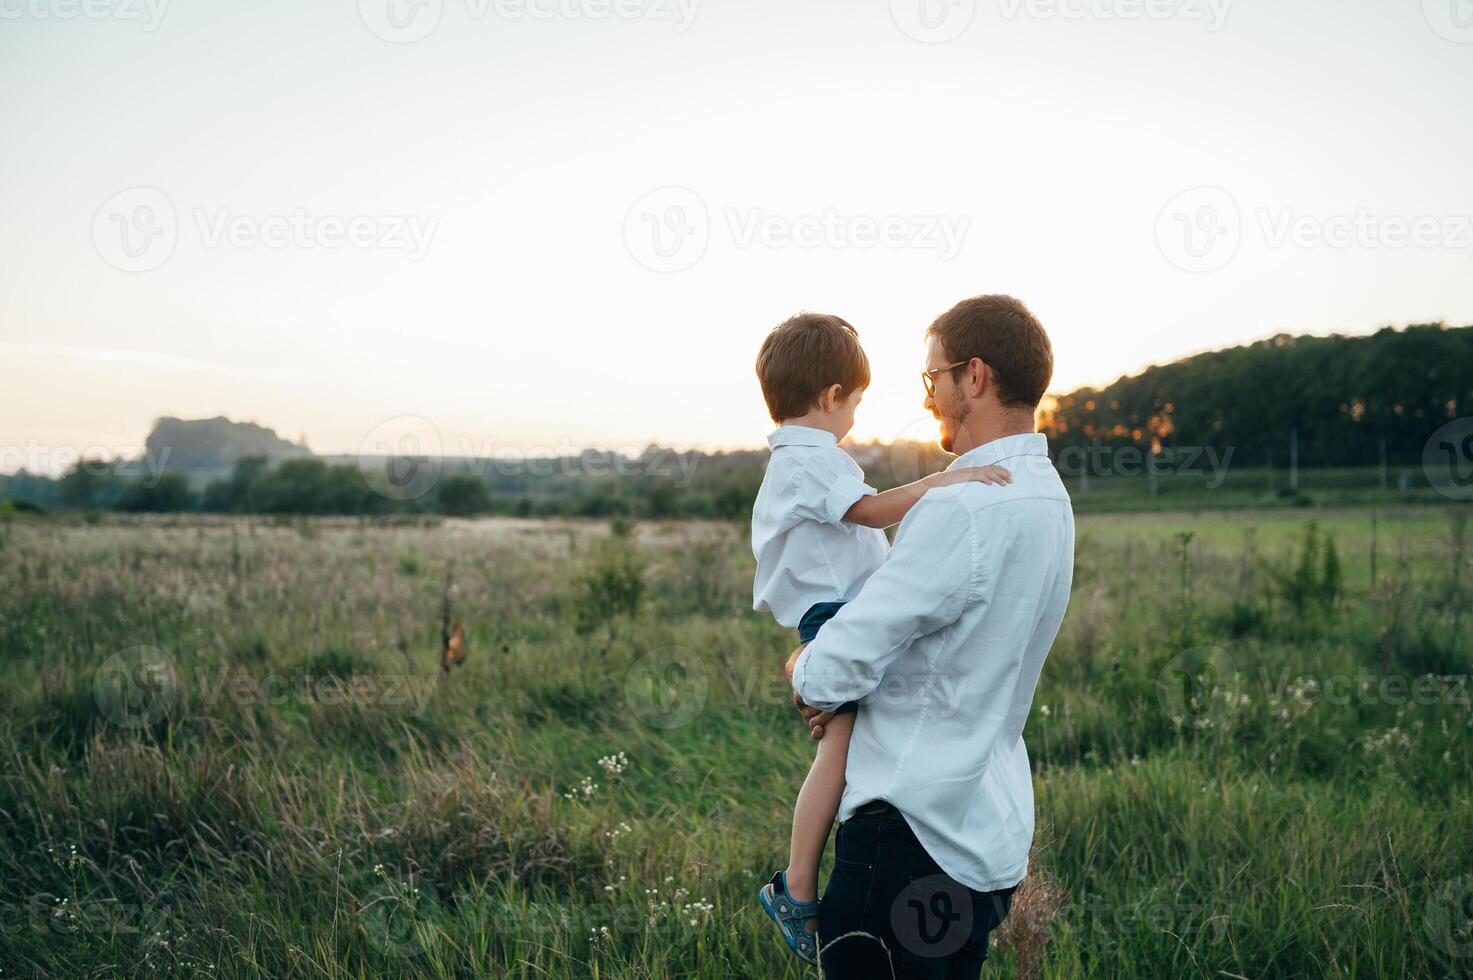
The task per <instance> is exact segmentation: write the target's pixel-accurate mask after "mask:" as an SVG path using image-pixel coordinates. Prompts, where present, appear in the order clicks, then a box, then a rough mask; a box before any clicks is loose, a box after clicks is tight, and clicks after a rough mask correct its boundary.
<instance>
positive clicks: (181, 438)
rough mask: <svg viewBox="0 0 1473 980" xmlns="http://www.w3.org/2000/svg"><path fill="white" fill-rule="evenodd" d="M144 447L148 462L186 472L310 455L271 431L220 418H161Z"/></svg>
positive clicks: (248, 423)
mask: <svg viewBox="0 0 1473 980" xmlns="http://www.w3.org/2000/svg"><path fill="white" fill-rule="evenodd" d="M144 447H145V449H146V450H147V453H148V458H149V459H152V460H158V461H160V462H161V463H162V464H163V465H164V466H165V467H167V468H168V469H171V470H182V471H185V472H199V471H209V472H215V471H219V470H228V469H230V467H231V466H232V465H234V463H235V461H236V460H237V459H240V458H241V457H243V456H265V457H266V458H267V459H269V460H272V461H278V460H283V459H295V458H298V457H302V456H311V455H312V452H311V450H309V449H307V447H305V446H300V445H297V444H296V443H292V442H288V441H287V440H285V439H283V438H281V437H280V436H278V435H277V434H276V432H275V431H274V430H272V429H267V428H265V427H263V426H259V425H256V424H255V423H254V422H232V421H231V420H230V419H227V418H225V417H223V416H219V417H216V418H212V419H176V418H161V419H159V420H158V421H156V422H155V423H154V424H153V431H152V432H150V433H149V434H148V439H147V440H145V442H144Z"/></svg>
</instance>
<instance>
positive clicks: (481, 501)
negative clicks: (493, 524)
mask: <svg viewBox="0 0 1473 980" xmlns="http://www.w3.org/2000/svg"><path fill="white" fill-rule="evenodd" d="M436 499H437V502H438V503H439V508H440V513H442V514H449V515H450V516H451V517H471V516H473V515H475V514H484V513H486V512H487V511H489V510H490V509H491V493H490V491H489V490H487V489H486V481H485V480H482V479H481V478H480V477H478V476H471V475H469V474H456V475H455V476H447V477H445V479H443V480H441V481H440V488H439V491H438V492H437V495H436Z"/></svg>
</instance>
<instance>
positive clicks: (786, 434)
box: [767, 425, 839, 449]
mask: <svg viewBox="0 0 1473 980" xmlns="http://www.w3.org/2000/svg"><path fill="white" fill-rule="evenodd" d="M838 444H839V440H838V439H836V438H835V437H834V434H833V433H832V432H830V431H828V430H827V429H815V428H814V427H813V426H811V425H780V426H778V427H777V431H775V432H773V433H772V435H770V436H768V437H767V445H768V446H769V447H770V448H772V449H776V448H777V447H778V446H837V445H838Z"/></svg>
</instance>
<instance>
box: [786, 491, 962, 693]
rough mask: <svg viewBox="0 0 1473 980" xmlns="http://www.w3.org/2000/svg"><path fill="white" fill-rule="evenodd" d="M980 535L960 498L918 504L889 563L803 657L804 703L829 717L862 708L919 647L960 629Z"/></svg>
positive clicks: (799, 676)
mask: <svg viewBox="0 0 1473 980" xmlns="http://www.w3.org/2000/svg"><path fill="white" fill-rule="evenodd" d="M972 535H973V531H972V521H971V516H970V514H969V513H968V512H967V509H966V507H965V506H963V505H962V503H961V502H960V501H958V500H957V499H956V497H955V495H954V493H947V494H945V495H938V494H931V495H928V496H927V497H926V499H925V500H923V501H921V503H919V504H917V505H916V507H915V509H914V510H913V511H912V512H911V515H910V521H909V523H907V524H906V526H905V528H904V530H903V532H902V533H901V535H900V537H899V539H898V540H897V541H896V542H895V547H893V548H892V549H890V554H889V557H887V558H886V559H885V563H884V564H883V565H881V566H880V568H879V570H878V571H876V572H875V573H874V574H873V575H871V576H870V578H869V581H868V582H866V583H865V585H864V588H863V589H861V590H860V592H859V595H858V596H856V597H855V599H854V601H852V602H850V603H848V604H847V605H846V606H844V608H843V609H841V610H839V613H838V615H836V616H835V617H834V618H833V619H831V620H829V621H828V622H827V623H825V624H824V626H823V629H822V630H821V631H820V632H819V634H818V638H817V639H815V640H814V641H813V642H812V643H810V644H808V646H807V648H806V649H805V650H804V651H803V653H802V655H801V656H799V658H798V662H797V663H796V664H795V665H794V667H793V690H794V692H795V693H796V694H797V695H798V697H799V698H801V699H802V700H803V701H804V702H805V703H806V704H808V705H811V706H813V707H815V708H824V709H829V710H832V709H834V708H837V707H838V706H839V705H841V704H843V703H844V702H845V701H858V700H860V699H862V698H864V697H865V696H866V695H868V694H869V693H871V692H872V691H874V690H875V688H877V687H879V684H880V680H881V678H883V677H884V674H885V668H886V666H888V665H889V663H890V662H891V661H892V660H894V659H895V658H896V657H898V656H900V655H901V654H902V653H904V652H905V651H906V650H908V649H909V648H910V643H911V641H912V640H914V639H915V638H916V637H918V636H925V635H926V634H928V633H933V632H935V631H936V630H938V629H940V628H941V627H943V626H947V625H949V624H951V623H953V622H955V621H956V620H957V618H958V617H959V616H961V613H962V610H963V609H965V608H966V604H967V600H968V598H969V597H970V596H971V594H972V588H973V584H974V583H973V580H974V577H975V572H976V569H975V567H974V566H975V561H974V551H975V549H974V542H973V538H972Z"/></svg>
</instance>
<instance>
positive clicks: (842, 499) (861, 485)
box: [823, 473, 876, 524]
mask: <svg viewBox="0 0 1473 980" xmlns="http://www.w3.org/2000/svg"><path fill="white" fill-rule="evenodd" d="M875 492H876V491H875V488H874V487H872V486H870V485H869V484H867V483H865V482H864V481H863V480H856V479H855V478H854V477H852V476H850V475H849V474H848V473H842V474H840V475H839V476H837V477H835V479H834V482H833V485H832V486H830V487H829V492H828V493H827V494H825V495H824V499H823V510H824V514H825V516H827V517H828V521H829V523H830V524H838V523H840V522H842V521H843V520H844V515H845V514H847V513H849V508H850V507H853V506H854V505H855V503H857V502H858V501H859V500H861V499H862V498H864V497H868V496H870V495H871V494H873V493H875Z"/></svg>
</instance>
